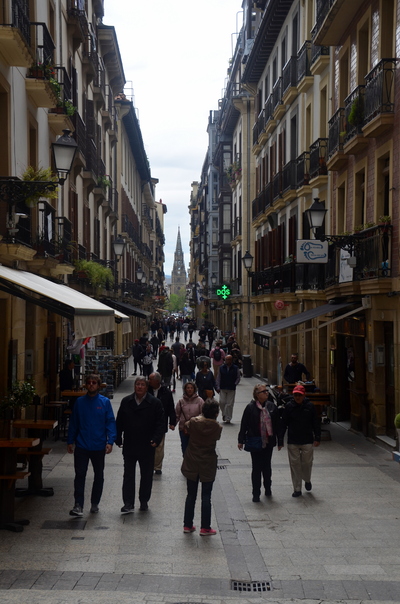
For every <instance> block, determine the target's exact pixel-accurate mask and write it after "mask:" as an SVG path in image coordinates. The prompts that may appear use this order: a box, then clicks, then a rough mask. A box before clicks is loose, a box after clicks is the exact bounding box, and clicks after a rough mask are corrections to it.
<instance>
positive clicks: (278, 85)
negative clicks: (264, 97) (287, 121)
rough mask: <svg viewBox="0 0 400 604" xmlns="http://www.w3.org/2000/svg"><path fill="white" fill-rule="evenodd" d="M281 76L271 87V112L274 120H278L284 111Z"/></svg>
mask: <svg viewBox="0 0 400 604" xmlns="http://www.w3.org/2000/svg"><path fill="white" fill-rule="evenodd" d="M282 96H283V95H282V77H280V78H278V79H277V80H276V82H275V84H274V87H273V89H272V112H273V118H274V120H280V119H281V118H282V117H283V116H284V115H285V112H286V106H285V105H284V104H283V100H282Z"/></svg>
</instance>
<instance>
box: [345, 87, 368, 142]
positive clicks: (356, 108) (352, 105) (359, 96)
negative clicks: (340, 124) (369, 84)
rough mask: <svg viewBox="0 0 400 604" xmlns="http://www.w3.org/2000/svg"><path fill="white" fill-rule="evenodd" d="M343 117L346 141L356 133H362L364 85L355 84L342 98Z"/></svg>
mask: <svg viewBox="0 0 400 604" xmlns="http://www.w3.org/2000/svg"><path fill="white" fill-rule="evenodd" d="M344 118H345V130H346V135H345V139H344V142H347V141H348V140H350V139H351V138H353V136H356V134H362V127H363V125H364V123H365V86H357V88H356V89H355V90H353V92H352V93H351V94H349V96H348V97H346V98H345V100H344Z"/></svg>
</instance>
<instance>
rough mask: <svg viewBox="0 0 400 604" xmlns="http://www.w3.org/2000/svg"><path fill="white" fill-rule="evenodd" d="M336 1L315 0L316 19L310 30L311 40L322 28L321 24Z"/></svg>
mask: <svg viewBox="0 0 400 604" xmlns="http://www.w3.org/2000/svg"><path fill="white" fill-rule="evenodd" d="M335 2H336V0H317V3H316V19H315V25H314V27H313V28H312V31H311V36H312V38H313V40H314V39H315V37H316V35H317V33H318V32H319V30H320V29H321V27H322V24H323V22H324V21H325V18H326V16H327V14H328V12H329V10H330V8H331V6H332V5H333V4H335Z"/></svg>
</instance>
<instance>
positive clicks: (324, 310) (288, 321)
mask: <svg viewBox="0 0 400 604" xmlns="http://www.w3.org/2000/svg"><path fill="white" fill-rule="evenodd" d="M352 306H354V302H341V303H339V304H322V305H321V306H317V307H316V308H310V309H309V310H306V311H304V312H301V313H298V314H297V315H292V316H291V317H286V318H285V319H279V321H274V322H273V323H267V324H266V325H263V326H262V327H256V328H255V329H253V335H254V342H255V344H258V345H259V346H262V347H264V348H268V347H269V346H268V340H269V338H271V337H272V336H273V335H275V334H276V333H277V332H278V331H281V330H282V329H288V328H289V327H294V326H295V325H300V324H301V323H305V322H306V321H311V319H316V318H317V317H321V316H322V315H326V314H328V313H332V312H336V311H338V310H344V309H345V308H350V307H352ZM363 309H364V307H363V306H359V307H358V308H353V310H351V311H350V312H347V313H345V314H340V315H338V316H335V317H334V318H332V319H330V320H328V321H326V322H324V323H320V324H319V325H318V329H320V328H322V327H326V325H329V324H330V323H333V322H335V321H338V320H339V319H342V318H344V317H347V316H348V315H352V314H355V313H357V312H359V311H360V310H363ZM286 335H293V333H292V332H290V333H289V334H286Z"/></svg>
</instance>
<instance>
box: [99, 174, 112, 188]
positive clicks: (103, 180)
mask: <svg viewBox="0 0 400 604" xmlns="http://www.w3.org/2000/svg"><path fill="white" fill-rule="evenodd" d="M97 184H98V186H99V187H102V188H103V189H107V188H108V187H110V186H111V180H110V178H109V176H107V175H105V176H99V178H98V179H97Z"/></svg>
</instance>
